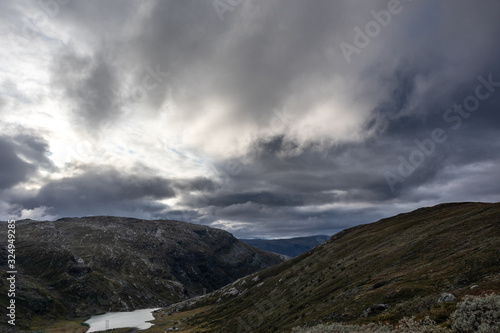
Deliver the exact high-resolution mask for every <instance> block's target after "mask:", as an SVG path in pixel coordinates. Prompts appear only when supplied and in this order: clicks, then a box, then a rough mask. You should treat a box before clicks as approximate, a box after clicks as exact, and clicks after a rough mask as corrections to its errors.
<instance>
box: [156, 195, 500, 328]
mask: <svg viewBox="0 0 500 333" xmlns="http://www.w3.org/2000/svg"><path fill="white" fill-rule="evenodd" d="M486 293H497V294H498V293H500V203H495V204H486V203H452V204H441V205H437V206H435V207H428V208H421V209H417V210H415V211H413V212H410V213H406V214H399V215H397V216H394V217H391V218H386V219H382V220H380V221H378V222H375V223H371V224H366V225H360V226H356V227H354V228H350V229H346V230H344V231H342V232H339V233H338V234H335V235H334V236H332V237H331V238H330V239H329V240H328V241H326V242H325V243H323V244H321V245H319V246H317V247H315V248H314V249H313V250H311V251H308V252H307V253H304V254H302V255H300V256H298V257H296V258H293V259H291V260H288V261H286V262H284V263H282V264H280V265H277V266H273V267H270V268H267V269H265V270H263V271H260V272H257V273H254V274H252V275H249V276H246V277H244V278H242V279H239V280H237V281H236V282H233V283H231V284H229V285H227V286H225V287H223V288H221V289H219V290H217V291H215V292H213V293H211V294H208V295H206V296H202V297H198V298H194V299H190V300H187V301H184V302H182V303H178V304H175V305H172V306H170V307H169V308H167V309H166V310H165V311H174V312H175V311H181V312H180V313H178V314H177V317H176V320H180V321H181V323H182V326H181V327H180V328H181V330H182V331H189V332H202V331H203V332H257V333H258V332H263V333H264V332H266V333H267V332H290V331H291V330H292V328H293V327H299V326H300V327H304V326H314V325H318V324H319V323H330V322H344V323H350V324H364V323H369V322H386V323H397V322H398V320H400V319H402V318H403V317H411V316H416V318H417V319H422V318H424V317H426V316H429V317H430V318H431V319H432V320H434V321H435V322H437V323H438V324H443V325H445V324H446V321H447V320H448V318H449V317H450V314H451V313H452V312H453V311H454V309H455V308H456V304H457V302H456V301H454V299H455V297H456V298H457V299H461V298H463V297H464V296H465V295H484V294H486ZM449 294H451V295H449ZM158 322H159V323H161V320H160V319H159V320H158V321H157V323H158ZM319 331H320V330H318V332H319ZM410 331H411V330H409V331H408V332H410ZM321 332H327V331H325V330H323V331H321ZM419 332H423V331H419ZM485 332H490V331H485ZM491 332H493V331H491Z"/></svg>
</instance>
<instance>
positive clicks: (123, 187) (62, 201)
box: [23, 167, 175, 216]
mask: <svg viewBox="0 0 500 333" xmlns="http://www.w3.org/2000/svg"><path fill="white" fill-rule="evenodd" d="M174 195H175V193H174V190H173V189H172V187H171V182H170V181H169V180H167V179H163V178H161V177H155V176H146V175H130V174H125V173H123V172H119V171H118V170H116V169H113V168H110V167H104V168H103V167H100V168H98V167H91V168H87V169H84V171H83V173H81V174H78V175H75V176H73V177H66V178H63V179H60V180H54V181H51V182H49V183H47V184H45V185H44V186H43V187H42V188H41V189H40V191H39V192H38V193H37V194H36V196H34V197H31V198H27V199H25V200H24V202H23V205H24V206H25V207H26V208H29V209H33V208H36V207H39V206H45V207H51V208H54V209H55V210H56V211H57V212H58V214H59V215H72V216H78V215H97V214H113V213H119V212H121V213H125V212H128V213H129V214H130V213H132V212H134V210H137V212H136V213H138V214H141V213H143V212H144V211H146V212H148V211H151V209H153V210H155V211H160V210H161V209H164V208H165V206H162V205H160V204H158V205H154V204H152V203H151V201H152V200H153V199H164V198H171V197H173V196H174ZM106 212H107V213H106Z"/></svg>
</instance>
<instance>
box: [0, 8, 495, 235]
mask: <svg viewBox="0 0 500 333" xmlns="http://www.w3.org/2000/svg"><path fill="white" fill-rule="evenodd" d="M499 14H500V4H499V3H498V2H495V1H484V2H481V3H475V2H471V1H458V2H457V1H453V2H452V1H442V2H439V3H436V2H433V1H418V2H417V1H408V0H401V1H395V0H390V1H370V2H365V1H345V2H332V1H314V2H306V1H284V0H283V1H282V0H279V1H278V0H275V1H260V0H259V1H258V0H247V1H229V0H227V1H223V0H216V1H213V2H210V1H205V2H189V1H120V2H115V1H104V2H103V1H81V0H70V1H68V0H65V1H62V0H61V1H56V0H47V1H41V2H36V1H17V2H7V3H2V4H0V15H1V16H2V22H4V24H3V25H2V26H0V38H2V45H4V47H3V48H2V50H1V51H0V57H1V59H2V63H1V64H0V69H1V73H2V76H1V78H0V113H1V115H2V118H1V119H2V120H1V122H0V125H1V128H2V136H1V137H0V153H1V156H2V160H1V161H0V190H1V192H0V208H1V210H2V215H4V216H5V219H6V218H8V217H9V218H14V217H15V218H30V217H31V218H38V219H40V218H47V219H53V218H57V217H62V216H82V215H96V214H101V215H122V216H133V217H144V218H170V219H180V220H186V221H193V222H198V223H204V224H208V225H212V226H216V227H221V228H224V229H227V230H229V231H231V232H233V233H234V234H235V235H237V236H245V237H252V236H260V237H278V236H294V235H304V234H317V233H333V232H335V231H338V230H340V229H342V228H345V227H348V226H352V225H355V224H358V223H364V222H369V221H373V220H375V219H377V218H379V217H383V216H389V215H392V214H394V213H397V212H400V211H405V210H409V209H412V208H414V207H417V206H422V205H428V204H434V203H438V202H444V201H499V200H500V194H499V191H498V189H499V188H498V185H497V184H499V183H500V181H499V175H500V172H499V171H500V170H499V169H500V167H499V163H498V162H499V159H500V156H499V154H498V151H499V146H500V139H499V137H498V130H499V127H500V121H499V120H500V113H499V110H500V66H499V64H498V59H499V58H500V42H499V41H498V37H497V34H498V31H499V30H500V29H499V28H500V22H499V21H498V20H497V18H498V15H499Z"/></svg>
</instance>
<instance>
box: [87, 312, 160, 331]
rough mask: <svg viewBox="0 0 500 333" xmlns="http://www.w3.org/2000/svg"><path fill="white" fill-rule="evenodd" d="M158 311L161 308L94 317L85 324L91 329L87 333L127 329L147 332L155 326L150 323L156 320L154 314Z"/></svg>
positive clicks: (111, 313)
mask: <svg viewBox="0 0 500 333" xmlns="http://www.w3.org/2000/svg"><path fill="white" fill-rule="evenodd" d="M158 309H160V308H154V309H143V310H135V311H132V312H108V313H105V314H102V315H97V316H93V317H91V318H90V319H89V320H87V321H85V322H84V323H83V324H85V325H88V326H89V327H90V328H89V330H88V331H87V333H90V332H99V331H105V330H108V329H112V328H127V327H131V328H137V329H139V330H145V329H148V328H150V327H151V326H153V324H151V323H149V321H151V320H154V319H155V318H154V317H153V313H152V312H153V311H156V310H158Z"/></svg>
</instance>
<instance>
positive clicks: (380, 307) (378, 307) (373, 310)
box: [361, 304, 391, 318]
mask: <svg viewBox="0 0 500 333" xmlns="http://www.w3.org/2000/svg"><path fill="white" fill-rule="evenodd" d="M390 308H391V307H390V305H388V304H375V305H374V306H371V307H369V308H368V309H365V310H364V311H363V312H361V317H362V318H366V317H368V316H372V315H375V314H378V313H381V312H384V311H387V310H389V309H390Z"/></svg>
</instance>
